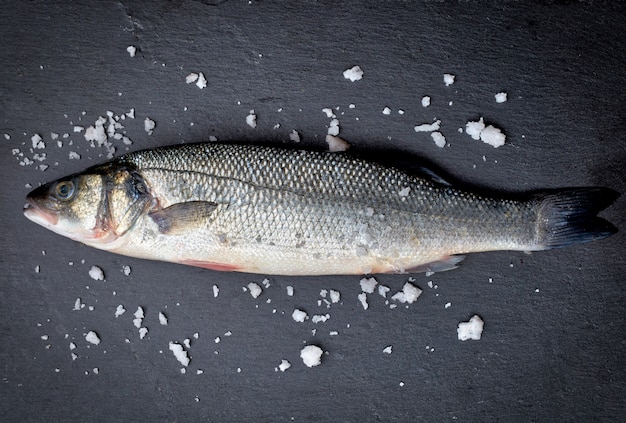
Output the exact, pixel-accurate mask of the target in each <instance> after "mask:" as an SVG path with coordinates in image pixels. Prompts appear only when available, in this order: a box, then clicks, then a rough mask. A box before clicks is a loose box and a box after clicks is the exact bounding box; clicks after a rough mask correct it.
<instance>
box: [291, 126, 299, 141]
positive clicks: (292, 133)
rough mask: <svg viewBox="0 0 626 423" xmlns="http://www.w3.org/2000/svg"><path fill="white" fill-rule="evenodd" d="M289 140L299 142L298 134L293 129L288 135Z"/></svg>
mask: <svg viewBox="0 0 626 423" xmlns="http://www.w3.org/2000/svg"><path fill="white" fill-rule="evenodd" d="M289 139H290V140H291V141H293V142H300V134H299V133H298V131H296V130H295V129H294V130H293V131H291V132H290V133H289Z"/></svg>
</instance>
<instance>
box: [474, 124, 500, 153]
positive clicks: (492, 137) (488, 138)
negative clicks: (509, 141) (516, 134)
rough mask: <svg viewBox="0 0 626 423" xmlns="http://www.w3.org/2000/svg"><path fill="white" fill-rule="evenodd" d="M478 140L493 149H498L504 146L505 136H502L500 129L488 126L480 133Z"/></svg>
mask: <svg viewBox="0 0 626 423" xmlns="http://www.w3.org/2000/svg"><path fill="white" fill-rule="evenodd" d="M480 140H481V141H482V142H484V143H487V144H489V145H491V146H493V147H494V148H498V147H500V146H503V145H504V142H505V141H506V135H504V134H503V133H502V131H501V130H500V129H498V128H496V127H494V126H492V125H489V126H487V127H486V128H485V129H483V131H482V132H481V133H480Z"/></svg>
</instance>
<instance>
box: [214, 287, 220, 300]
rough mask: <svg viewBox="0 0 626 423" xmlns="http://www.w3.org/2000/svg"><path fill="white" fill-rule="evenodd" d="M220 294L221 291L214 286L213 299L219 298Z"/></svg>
mask: <svg viewBox="0 0 626 423" xmlns="http://www.w3.org/2000/svg"><path fill="white" fill-rule="evenodd" d="M219 294H220V289H219V287H218V286H217V285H213V298H217V296H218V295H219Z"/></svg>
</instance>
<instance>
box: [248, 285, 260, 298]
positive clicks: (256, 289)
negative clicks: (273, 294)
mask: <svg viewBox="0 0 626 423" xmlns="http://www.w3.org/2000/svg"><path fill="white" fill-rule="evenodd" d="M248 290H249V291H250V295H252V298H258V297H259V295H261V293H262V292H263V289H262V288H261V287H260V286H259V285H258V284H256V283H254V282H250V283H249V284H248Z"/></svg>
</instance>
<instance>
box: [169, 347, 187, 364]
mask: <svg viewBox="0 0 626 423" xmlns="http://www.w3.org/2000/svg"><path fill="white" fill-rule="evenodd" d="M169 348H170V351H171V352H172V353H174V357H176V360H178V362H179V363H180V364H182V365H183V366H185V367H187V366H188V365H189V361H190V359H189V356H188V355H187V351H185V350H184V349H183V346H182V345H180V344H179V343H178V342H170V344H169Z"/></svg>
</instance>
